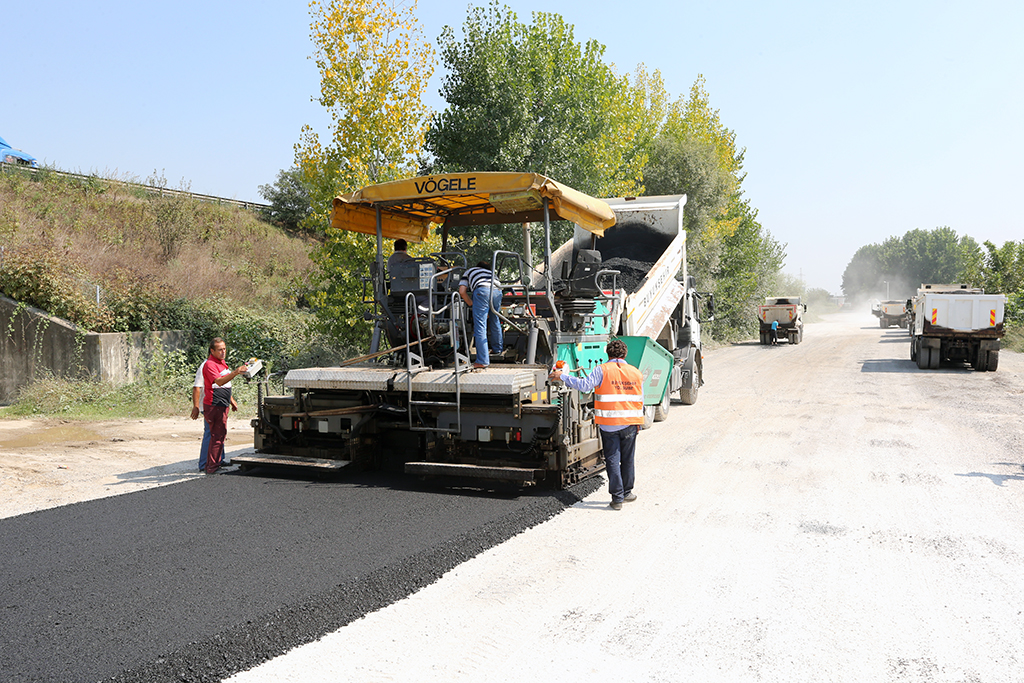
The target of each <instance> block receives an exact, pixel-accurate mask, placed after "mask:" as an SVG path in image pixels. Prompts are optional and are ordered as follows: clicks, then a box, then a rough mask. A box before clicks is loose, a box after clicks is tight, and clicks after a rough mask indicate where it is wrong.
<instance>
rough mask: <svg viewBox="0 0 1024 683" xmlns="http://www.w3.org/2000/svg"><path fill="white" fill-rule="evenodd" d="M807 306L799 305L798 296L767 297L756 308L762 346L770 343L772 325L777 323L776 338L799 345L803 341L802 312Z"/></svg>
mask: <svg viewBox="0 0 1024 683" xmlns="http://www.w3.org/2000/svg"><path fill="white" fill-rule="evenodd" d="M806 310H807V304H802V303H800V297H798V296H769V297H765V300H764V303H763V304H762V305H760V306H758V307H757V320H758V323H759V326H760V333H761V338H760V341H761V343H762V344H770V343H771V341H772V323H773V322H775V323H778V332H777V334H778V336H779V338H780V339H781V338H785V339H787V340H789V343H790V344H799V343H800V342H802V341H803V340H804V318H803V315H804V312H805V311H806Z"/></svg>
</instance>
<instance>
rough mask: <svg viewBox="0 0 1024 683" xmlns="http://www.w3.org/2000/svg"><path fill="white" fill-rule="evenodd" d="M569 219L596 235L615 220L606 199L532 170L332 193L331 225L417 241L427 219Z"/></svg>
mask: <svg viewBox="0 0 1024 683" xmlns="http://www.w3.org/2000/svg"><path fill="white" fill-rule="evenodd" d="M545 198H546V199H548V205H549V210H550V213H552V214H554V215H552V216H551V219H553V220H556V219H559V218H560V219H564V220H567V221H572V222H573V223H575V224H576V225H579V226H580V227H582V228H583V229H585V230H588V231H590V232H592V233H594V234H596V235H598V236H604V231H605V230H607V229H608V228H610V227H611V226H613V225H615V213H614V212H613V211H612V209H611V207H609V206H608V204H607V203H605V202H604V201H602V200H600V199H595V198H594V197H591V196H589V195H586V194H583V193H582V192H578V191H576V190H574V189H572V188H571V187H568V186H567V185H562V184H561V183H557V182H555V181H554V180H551V179H550V178H546V177H544V176H542V175H538V174H536V173H504V172H490V171H482V172H479V173H444V174H439V175H430V176H421V177H419V178H409V179H407V180H395V181H392V182H389V183H380V184H378V185H369V186H367V187H364V188H363V189H361V190H358V191H356V192H352V193H351V194H346V195H342V196H340V197H335V198H334V206H333V208H332V210H331V226H332V227H334V228H337V229H340V230H350V231H353V232H361V233H366V234H369V235H376V234H377V209H378V208H379V209H380V214H381V234H382V236H383V237H385V238H387V239H399V238H401V239H404V240H406V241H410V242H422V241H423V240H424V239H426V237H427V235H428V234H429V231H430V225H431V224H436V225H448V226H466V225H495V224H500V223H525V222H534V221H543V220H544V211H543V199H545Z"/></svg>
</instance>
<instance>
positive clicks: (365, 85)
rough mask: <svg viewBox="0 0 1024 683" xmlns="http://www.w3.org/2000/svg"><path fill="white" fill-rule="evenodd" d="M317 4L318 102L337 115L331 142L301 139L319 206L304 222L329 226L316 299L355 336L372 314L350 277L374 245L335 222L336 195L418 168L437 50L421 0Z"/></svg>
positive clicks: (319, 255) (330, 319) (323, 315)
mask: <svg viewBox="0 0 1024 683" xmlns="http://www.w3.org/2000/svg"><path fill="white" fill-rule="evenodd" d="M403 4H404V3H403ZM309 9H310V15H311V17H312V20H313V21H312V24H311V27H310V29H311V37H312V40H313V43H314V45H315V46H316V47H315V52H314V55H313V58H314V60H315V61H316V65H317V68H318V69H319V70H320V97H319V98H318V100H317V101H319V102H320V104H322V105H323V106H324V107H327V108H328V110H330V113H331V118H332V121H333V129H332V131H331V133H330V135H329V137H328V138H327V140H326V141H321V139H320V137H319V135H318V134H317V133H316V132H315V131H314V130H313V129H312V128H311V127H310V126H305V127H303V129H302V138H301V141H300V142H299V143H298V144H297V145H296V148H295V152H296V158H297V160H298V163H299V165H300V167H301V168H302V170H303V174H304V178H305V179H306V181H307V183H308V185H309V187H310V196H311V199H312V207H313V210H312V213H311V214H310V215H309V217H307V218H306V220H305V222H304V223H303V225H304V226H305V227H307V228H314V229H317V230H322V231H323V232H324V234H325V240H324V243H323V245H322V247H321V248H320V249H319V250H317V251H316V252H314V254H313V255H312V258H313V260H314V261H315V262H316V264H317V266H319V275H320V291H318V292H317V293H315V294H314V295H313V296H312V304H313V306H314V308H315V309H316V311H317V315H318V320H319V321H320V323H321V328H322V329H323V331H327V332H331V333H333V334H335V335H337V336H338V337H339V338H341V339H343V340H348V341H355V340H357V339H361V338H363V337H365V336H366V332H367V323H366V321H365V320H364V319H363V316H362V303H361V287H358V286H355V287H354V286H353V285H352V282H353V278H354V277H357V276H358V275H359V274H361V273H365V272H366V267H367V264H368V263H370V262H371V261H372V260H373V259H372V254H373V253H374V251H375V248H374V244H373V241H372V240H369V239H367V238H366V237H365V236H363V235H357V234H353V233H349V232H345V231H339V230H335V229H333V228H331V227H330V226H329V224H328V223H329V215H330V209H331V199H332V198H333V197H334V196H335V195H337V194H340V193H344V192H350V191H353V190H356V189H358V188H360V187H363V186H365V185H368V184H372V183H379V182H385V181H388V180H395V179H398V178H402V177H408V176H410V175H413V174H414V173H415V168H416V160H417V157H418V156H419V155H420V154H421V151H422V147H423V135H424V131H425V129H426V121H427V115H428V110H427V108H426V106H425V105H424V104H423V100H422V96H423V91H424V89H425V88H426V86H427V82H428V80H429V79H430V76H431V75H432V74H433V69H434V67H433V64H434V52H433V49H432V48H431V46H430V44H429V43H428V42H427V41H426V40H425V39H424V38H423V36H422V30H421V27H420V24H419V22H418V20H417V19H416V16H415V14H414V10H415V9H416V3H415V0H414V1H413V2H412V3H410V4H408V5H406V6H404V7H403V6H401V5H399V4H398V3H396V2H394V1H393V0H392V1H388V0H324V1H323V2H321V1H319V0H313V2H311V3H310V5H309Z"/></svg>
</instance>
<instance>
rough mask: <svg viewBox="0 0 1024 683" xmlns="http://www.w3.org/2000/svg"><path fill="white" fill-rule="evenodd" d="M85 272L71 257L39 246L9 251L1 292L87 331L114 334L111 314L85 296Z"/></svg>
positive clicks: (0, 272)
mask: <svg viewBox="0 0 1024 683" xmlns="http://www.w3.org/2000/svg"><path fill="white" fill-rule="evenodd" d="M85 275H86V273H85V270H84V268H82V267H81V266H80V265H79V264H77V263H76V262H75V261H74V259H73V258H71V256H70V255H69V254H67V253H58V252H57V250H56V249H54V248H53V247H51V246H47V245H43V244H37V245H31V246H24V247H19V248H14V249H10V250H6V251H5V253H4V260H3V268H0V292H2V293H3V294H5V295H6V296H8V297H10V298H12V299H14V300H15V301H21V302H24V303H26V304H28V305H30V306H36V307H38V308H41V309H43V310H44V311H46V312H48V313H50V314H52V315H55V316H57V317H60V318H64V319H66V320H70V321H71V322H74V323H76V324H78V325H81V326H83V327H85V328H87V329H94V330H99V331H111V327H112V325H113V319H112V316H111V315H110V312H109V311H106V310H103V309H101V308H100V307H98V306H97V305H96V302H95V300H92V299H89V298H88V297H86V296H84V295H83V294H82V293H81V291H80V289H79V284H80V283H81V282H82V281H83V279H84V278H85Z"/></svg>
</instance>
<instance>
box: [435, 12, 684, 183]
mask: <svg viewBox="0 0 1024 683" xmlns="http://www.w3.org/2000/svg"><path fill="white" fill-rule="evenodd" d="M463 34H464V35H463V38H462V40H461V41H460V40H457V39H456V37H455V34H454V31H453V30H452V29H451V28H450V27H445V30H444V33H443V34H442V36H441V38H440V44H441V54H442V60H443V61H444V63H445V66H446V67H447V69H448V71H449V73H448V75H447V76H446V77H445V80H444V82H443V84H442V87H441V93H442V95H443V96H444V97H445V100H446V101H447V103H448V106H447V108H446V109H445V110H444V111H443V112H441V113H439V114H435V115H434V117H433V119H432V121H431V127H430V129H429V130H428V132H427V149H428V150H429V151H430V152H431V153H432V154H433V155H434V168H433V170H434V171H438V172H454V171H532V172H535V173H541V174H543V175H546V176H549V177H551V178H553V179H555V180H558V181H559V182H562V183H565V184H567V185H570V186H572V187H574V188H576V189H578V190H580V191H582V192H586V193H588V194H592V195H595V196H620V195H626V194H636V193H638V192H639V191H640V189H641V187H642V185H641V172H642V168H643V166H644V164H645V163H646V160H647V149H648V147H649V146H650V143H651V140H652V138H653V135H654V131H656V130H657V126H658V125H659V124H660V120H661V117H662V116H663V113H664V102H665V95H664V87H663V85H662V82H661V77H660V75H659V74H658V73H657V72H655V73H654V74H652V75H648V74H647V73H646V72H645V71H644V70H643V69H642V68H640V69H638V70H637V75H636V79H635V84H634V85H631V84H630V80H629V78H628V77H624V76H619V75H617V74H616V73H615V72H614V71H613V70H612V68H611V67H610V66H608V65H606V64H605V63H604V62H603V61H602V58H603V55H604V46H603V45H601V44H599V43H598V42H596V41H593V40H591V41H588V42H586V43H585V44H580V43H578V42H577V41H576V39H575V36H574V34H573V26H572V25H571V24H567V23H566V22H565V21H564V20H563V19H562V17H560V16H559V15H557V14H550V13H544V12H537V13H534V15H533V23H532V24H529V25H527V24H523V23H520V22H519V20H518V18H517V16H516V14H515V13H514V12H512V11H511V10H509V9H508V8H503V7H500V6H499V5H498V4H497V2H492V3H491V4H490V5H489V6H488V7H487V8H482V7H471V8H470V10H469V15H468V17H467V18H466V21H465V24H464V25H463Z"/></svg>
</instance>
